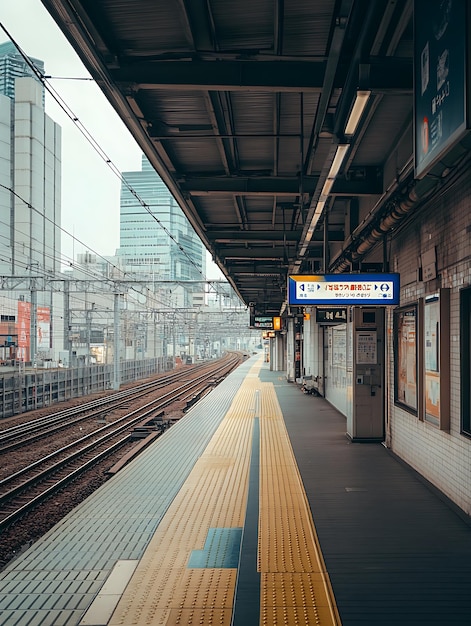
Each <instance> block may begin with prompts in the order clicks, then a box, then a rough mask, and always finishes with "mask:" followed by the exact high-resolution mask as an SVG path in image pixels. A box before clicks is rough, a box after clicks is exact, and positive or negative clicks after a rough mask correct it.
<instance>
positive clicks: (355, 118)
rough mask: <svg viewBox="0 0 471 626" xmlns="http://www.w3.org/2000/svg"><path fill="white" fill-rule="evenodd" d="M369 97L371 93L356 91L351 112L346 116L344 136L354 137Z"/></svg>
mask: <svg viewBox="0 0 471 626" xmlns="http://www.w3.org/2000/svg"><path fill="white" fill-rule="evenodd" d="M370 96H371V91H367V90H358V91H357V92H356V95H355V102H354V103H353V107H352V110H351V111H350V115H349V116H348V120H347V124H346V125H345V135H347V136H349V135H354V134H355V131H356V129H357V127H358V123H359V122H360V119H361V116H362V115H363V113H364V111H365V107H366V105H367V103H368V99H369V97H370Z"/></svg>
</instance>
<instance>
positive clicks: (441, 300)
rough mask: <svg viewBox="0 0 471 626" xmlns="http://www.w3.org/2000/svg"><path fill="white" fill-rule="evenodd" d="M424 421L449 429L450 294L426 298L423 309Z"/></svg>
mask: <svg viewBox="0 0 471 626" xmlns="http://www.w3.org/2000/svg"><path fill="white" fill-rule="evenodd" d="M423 311H424V314H423V341H424V402H425V407H424V419H425V421H426V422H429V423H431V424H433V425H434V426H438V427H439V428H440V430H449V429H450V290H449V289H440V291H439V293H438V294H435V295H433V296H429V297H427V298H425V301H424V306H423Z"/></svg>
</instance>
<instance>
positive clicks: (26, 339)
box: [16, 300, 31, 362]
mask: <svg viewBox="0 0 471 626" xmlns="http://www.w3.org/2000/svg"><path fill="white" fill-rule="evenodd" d="M30 341H31V304H30V303H29V302H23V301H22V300H19V301H18V350H17V353H16V358H17V359H18V361H23V362H25V361H29V350H30V346H31V343H30Z"/></svg>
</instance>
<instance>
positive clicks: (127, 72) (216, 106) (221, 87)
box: [42, 0, 413, 315]
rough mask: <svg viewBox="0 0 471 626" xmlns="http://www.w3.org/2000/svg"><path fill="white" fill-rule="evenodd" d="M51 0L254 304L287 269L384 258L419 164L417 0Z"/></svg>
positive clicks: (272, 294) (265, 304) (271, 293)
mask: <svg viewBox="0 0 471 626" xmlns="http://www.w3.org/2000/svg"><path fill="white" fill-rule="evenodd" d="M42 1H43V4H44V5H45V6H46V8H47V9H48V11H49V12H50V13H51V15H52V16H53V18H54V19H55V21H56V22H57V23H58V25H59V26H60V27H61V29H62V30H63V32H64V33H65V35H66V36H67V38H68V39H69V41H70V42H71V44H72V46H73V47H74V48H75V50H76V51H77V52H78V54H79V56H80V57H81V59H82V60H83V62H84V64H85V66H86V67H87V69H88V70H89V71H90V73H91V75H92V77H93V78H94V79H95V80H96V81H97V83H98V84H99V86H100V87H101V89H102V90H103V92H104V94H105V95H106V97H107V98H108V100H109V101H110V102H111V104H112V105H113V107H114V108H115V109H116V111H117V112H118V114H119V115H120V116H121V118H122V119H123V120H124V122H125V124H126V125H127V126H128V128H129V129H130V131H131V133H132V134H133V136H134V137H135V139H136V141H137V142H138V144H139V145H140V147H141V148H142V150H143V152H144V153H145V154H146V155H147V157H148V158H149V160H150V162H151V163H152V164H153V166H154V167H155V169H156V171H157V172H158V173H159V175H160V176H161V177H162V179H163V180H164V182H165V183H166V184H167V186H168V187H169V189H170V191H171V192H172V193H173V195H174V196H175V198H176V199H177V201H178V203H179V204H180V205H181V207H182V209H183V211H184V212H185V214H186V215H187V217H188V218H189V220H190V222H191V224H192V225H193V227H194V229H195V230H196V232H197V233H198V235H199V236H200V237H201V239H202V241H203V242H204V244H205V246H206V247H207V249H208V250H209V251H210V253H211V255H212V257H213V259H214V260H215V262H216V263H217V264H218V265H219V267H220V268H221V269H222V271H223V273H224V274H225V275H226V277H227V278H228V280H229V282H230V283H231V284H232V286H233V287H234V289H235V290H236V292H237V293H238V294H239V296H240V297H241V299H242V300H243V302H245V303H246V304H247V305H249V304H251V303H253V305H254V310H255V312H256V313H258V314H261V315H279V314H280V312H281V311H282V310H283V309H284V303H285V302H286V292H287V278H288V276H289V275H292V274H296V273H308V274H311V273H318V272H328V271H330V272H339V271H341V272H345V271H360V270H361V271H365V269H366V271H368V270H369V269H373V270H376V271H377V270H378V268H382V267H383V266H384V265H383V262H384V250H383V245H382V244H383V243H384V241H383V239H384V238H387V236H388V228H389V226H388V227H385V228H384V229H382V230H381V237H376V239H375V238H373V239H372V241H371V245H369V244H368V241H367V239H368V237H367V235H370V234H371V230H372V226H371V225H372V224H373V222H374V220H377V219H378V216H380V215H383V217H384V211H386V210H387V207H388V203H390V200H391V193H392V191H395V190H399V189H400V188H401V185H403V186H404V185H406V184H409V182H410V180H411V176H412V175H413V159H412V154H413V148H412V145H413V119H412V118H413V90H412V85H413V20H412V17H413V2H412V1H411V0H395V1H394V2H392V1H391V0H375V1H374V2H372V1H370V0H238V1H237V2H235V1H234V0H42ZM355 117H358V123H357V124H355V123H356V122H357V120H356V119H355ZM391 181H393V184H392V185H391ZM365 229H366V230H365ZM367 229H369V230H368V232H367ZM383 235H384V237H383ZM370 238H371V237H370ZM359 241H361V244H363V247H360V248H359V244H358V242H359ZM361 244H360V245H361Z"/></svg>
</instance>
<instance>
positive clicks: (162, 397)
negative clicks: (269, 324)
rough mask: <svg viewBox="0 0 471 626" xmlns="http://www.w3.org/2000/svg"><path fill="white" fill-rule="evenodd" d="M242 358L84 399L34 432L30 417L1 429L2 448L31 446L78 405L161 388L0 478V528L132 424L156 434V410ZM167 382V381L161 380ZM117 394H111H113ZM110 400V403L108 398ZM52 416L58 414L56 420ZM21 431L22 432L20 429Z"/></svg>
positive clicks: (93, 409) (76, 475)
mask: <svg viewBox="0 0 471 626" xmlns="http://www.w3.org/2000/svg"><path fill="white" fill-rule="evenodd" d="M239 363H240V357H239V356H236V355H230V356H228V357H226V358H225V359H220V360H219V361H217V362H215V363H211V364H209V365H206V366H196V367H194V368H192V369H191V371H190V370H185V371H184V372H181V374H182V376H181V377H180V380H179V381H176V379H177V373H174V374H173V376H172V377H165V378H166V379H167V384H168V382H169V381H168V378H172V388H171V389H170V390H166V388H165V387H164V386H163V385H162V380H158V381H156V383H157V384H156V385H154V388H153V390H151V389H150V388H151V387H152V383H145V384H144V385H139V386H138V387H137V388H134V389H132V390H128V391H129V393H122V392H119V393H118V394H113V396H108V398H104V399H102V400H105V402H101V401H93V402H89V403H86V404H85V405H83V406H82V407H76V408H75V410H73V411H70V412H69V411H68V410H66V411H61V412H60V413H61V414H62V415H61V416H58V415H56V416H48V418H50V420H49V421H48V420H44V421H43V420H41V424H39V425H38V433H37V438H36V439H34V437H35V435H34V434H33V430H34V422H28V423H27V424H23V425H22V426H23V427H24V428H18V427H15V428H13V429H11V430H12V433H11V434H13V431H14V433H15V436H14V437H12V438H10V437H9V430H6V431H4V432H3V433H2V435H3V436H2V437H1V438H0V445H2V446H3V448H2V453H5V451H7V450H8V449H9V448H8V446H11V448H10V450H12V449H18V447H19V446H20V445H21V442H19V441H18V437H23V441H24V445H29V446H31V444H32V442H34V441H36V443H37V442H38V441H40V439H42V438H43V437H44V436H45V434H44V433H45V432H46V433H47V429H48V428H49V429H50V430H49V432H51V431H53V432H56V430H57V429H58V428H67V427H69V428H70V427H71V424H75V423H76V422H77V420H80V419H81V418H80V411H82V413H83V412H85V413H86V418H83V419H90V416H92V417H93V416H94V415H95V416H96V415H99V414H103V411H104V407H106V410H107V411H109V410H110V407H113V408H114V409H115V410H116V407H119V408H120V409H121V410H122V408H123V405H124V404H130V403H132V402H136V398H142V394H143V393H144V394H147V395H148V394H149V393H151V392H153V393H155V392H159V390H160V391H162V393H159V396H158V397H154V398H152V399H151V400H149V401H147V402H146V403H145V404H143V405H142V406H139V407H138V408H134V409H133V410H131V411H127V412H125V413H124V415H121V416H120V417H118V418H117V419H115V420H114V421H112V422H110V423H106V424H105V425H103V426H101V427H100V428H97V429H96V430H94V431H93V432H91V433H88V434H87V435H85V436H83V437H80V438H79V439H78V440H76V441H73V442H72V443H70V444H68V445H66V446H63V447H61V448H59V449H57V450H55V451H54V452H52V453H50V454H47V455H46V456H44V457H41V458H38V459H37V460H35V461H34V462H33V463H30V464H28V465H25V466H24V467H22V468H21V469H20V470H17V471H15V472H14V473H12V474H11V475H9V476H7V477H5V478H3V479H2V480H0V532H1V531H3V530H5V529H6V528H8V527H9V526H11V525H12V524H13V523H14V522H17V520H19V519H20V518H21V517H22V516H24V515H25V514H26V513H28V512H30V511H31V510H33V509H34V508H35V507H37V506H38V505H39V504H41V503H42V502H44V501H45V500H47V499H48V498H50V497H51V496H52V495H53V494H55V493H57V492H58V491H60V490H61V489H63V488H64V487H65V486H66V485H69V484H70V483H72V482H74V481H77V480H79V479H80V477H81V476H83V475H84V474H85V472H87V471H88V470H89V469H90V468H91V467H94V466H96V464H98V463H100V462H101V461H103V460H105V459H106V458H108V457H110V456H111V455H113V454H115V453H116V452H117V451H118V450H120V449H122V448H123V447H124V446H129V441H130V436H131V434H132V431H133V429H136V428H137V429H139V428H142V427H144V426H146V427H149V425H150V428H151V429H152V428H153V429H154V431H155V433H156V434H157V435H158V434H159V429H161V428H162V422H161V423H160V426H157V424H156V416H158V415H161V414H162V412H163V411H164V410H165V409H166V408H168V407H169V406H171V405H172V404H174V403H175V402H179V403H186V404H188V405H189V404H192V403H193V402H194V401H195V399H196V398H199V397H200V396H201V395H202V394H203V393H204V392H205V391H207V390H208V389H209V388H212V387H214V386H215V384H216V383H217V382H218V381H220V380H221V379H222V378H224V377H225V376H226V375H227V374H228V373H229V372H230V371H232V370H233V369H234V368H235V367H236V366H237V365H238V364H239ZM164 384H165V383H164ZM115 395H116V396H118V397H114V396H115ZM106 400H108V403H106ZM54 417H56V418H57V419H56V420H54ZM64 420H65V423H64ZM21 433H22V434H21Z"/></svg>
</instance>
